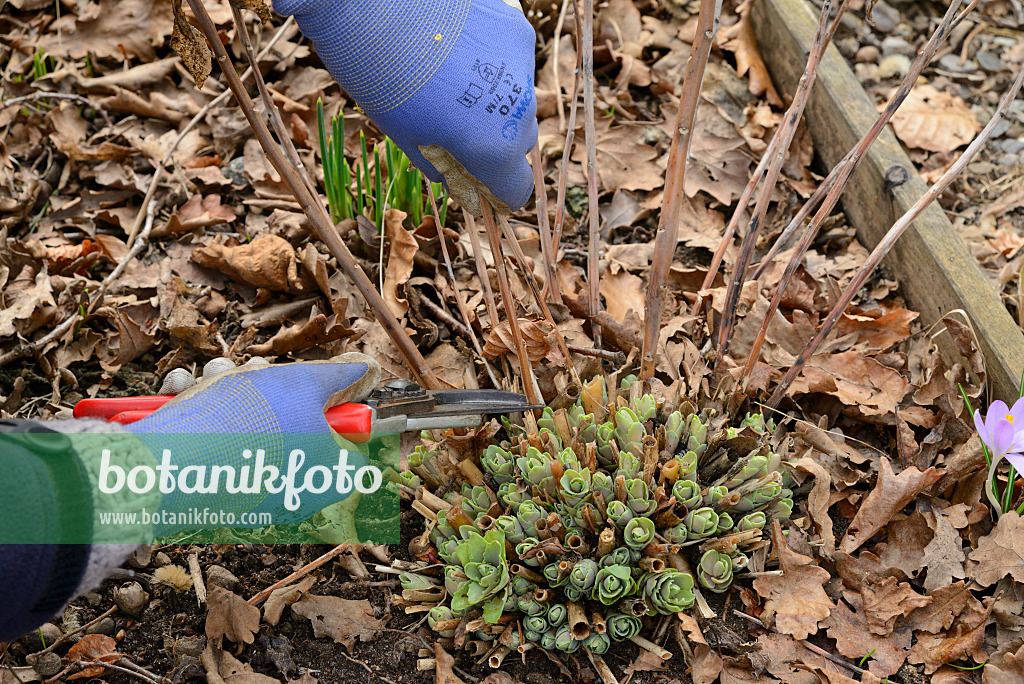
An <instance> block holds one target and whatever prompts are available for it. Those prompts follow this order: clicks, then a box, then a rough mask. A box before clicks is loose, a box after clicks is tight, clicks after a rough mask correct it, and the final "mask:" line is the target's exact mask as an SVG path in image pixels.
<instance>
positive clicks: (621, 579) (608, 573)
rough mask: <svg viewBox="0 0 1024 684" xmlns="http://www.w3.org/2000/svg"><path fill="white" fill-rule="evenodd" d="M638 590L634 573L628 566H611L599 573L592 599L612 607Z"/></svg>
mask: <svg viewBox="0 0 1024 684" xmlns="http://www.w3.org/2000/svg"><path fill="white" fill-rule="evenodd" d="M635 589H636V583H635V582H634V581H633V571H632V570H631V569H630V568H629V566H628V565H609V566H607V567H604V568H601V569H600V570H599V571H598V573H597V578H596V582H595V585H594V590H593V592H592V593H591V596H592V598H594V599H596V600H598V601H600V602H601V603H603V604H604V605H606V606H610V605H612V604H613V603H615V602H616V601H618V600H619V599H621V598H625V597H626V596H629V595H630V594H632V593H633V591H635Z"/></svg>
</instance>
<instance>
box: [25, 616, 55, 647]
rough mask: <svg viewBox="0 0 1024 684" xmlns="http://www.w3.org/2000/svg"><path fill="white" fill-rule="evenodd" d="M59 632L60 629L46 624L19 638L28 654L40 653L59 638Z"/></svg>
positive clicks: (51, 624) (49, 623)
mask: <svg viewBox="0 0 1024 684" xmlns="http://www.w3.org/2000/svg"><path fill="white" fill-rule="evenodd" d="M60 635H61V631H60V627H58V626H57V625H55V624H53V623H52V622H47V623H45V624H44V625H42V626H41V627H39V629H34V630H32V631H31V632H29V633H28V634H26V635H25V636H23V637H22V638H21V643H22V644H24V645H25V648H27V649H28V651H29V652H30V653H35V652H36V651H42V650H43V649H44V648H46V647H47V646H49V645H50V644H52V643H53V642H54V641H56V640H57V639H59V638H60Z"/></svg>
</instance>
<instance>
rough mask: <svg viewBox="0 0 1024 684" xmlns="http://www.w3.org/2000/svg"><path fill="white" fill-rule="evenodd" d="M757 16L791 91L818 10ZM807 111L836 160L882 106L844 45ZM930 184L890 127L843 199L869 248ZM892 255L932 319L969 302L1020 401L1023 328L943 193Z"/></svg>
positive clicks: (769, 0) (818, 142) (769, 59)
mask: <svg viewBox="0 0 1024 684" xmlns="http://www.w3.org/2000/svg"><path fill="white" fill-rule="evenodd" d="M816 11H817V10H815V12H816ZM753 23H754V29H755V32H756V34H757V40H758V43H759V44H760V45H761V46H762V50H761V55H762V56H763V58H764V60H765V63H766V64H767V66H768V68H769V70H770V71H771V74H772V78H773V79H774V80H775V84H776V86H778V87H779V88H780V89H783V90H786V91H787V92H790V93H792V92H793V91H794V90H795V89H796V84H797V82H798V81H799V79H800V76H801V75H802V74H803V71H804V64H805V62H806V61H807V54H808V52H809V51H810V48H811V43H812V41H813V38H814V31H815V25H816V14H812V8H811V7H810V6H809V5H808V4H807V2H806V0H756V2H754V7H753ZM805 114H806V120H807V125H808V128H809V129H810V132H811V136H812V138H813V139H814V147H815V152H816V154H817V155H818V156H819V158H820V159H821V160H822V162H823V163H824V164H825V165H826V166H828V167H830V168H831V167H832V166H833V165H834V164H836V162H838V161H839V160H840V159H842V158H843V156H844V155H845V154H846V152H847V151H848V150H849V149H850V148H852V147H853V146H854V144H856V142H857V141H858V140H859V139H860V137H861V135H863V133H864V132H865V131H867V130H868V129H869V128H870V127H871V125H872V124H873V123H874V121H875V119H876V118H877V116H878V112H877V110H876V109H875V107H874V105H873V103H872V101H871V99H870V98H869V97H868V95H867V93H865V92H864V89H863V88H862V87H861V85H860V82H859V81H858V80H857V77H856V76H854V74H853V72H852V71H851V70H850V67H849V66H848V65H847V64H846V61H845V60H844V59H843V57H842V55H840V54H839V51H838V50H837V49H836V48H835V45H831V46H829V48H828V51H827V52H826V54H825V57H824V58H823V59H822V61H821V65H820V66H819V68H818V76H817V81H816V82H815V84H814V88H813V89H812V90H811V95H810V100H809V101H808V103H807V109H806V112H805ZM901 167H902V169H904V170H905V171H906V173H905V174H904V173H903V172H901V171H900V170H899V169H900V168H901ZM893 169H895V170H893ZM887 173H888V178H890V179H897V180H898V179H900V178H906V181H905V182H903V183H902V184H899V185H896V186H895V187H887V184H886V178H887V175H886V174H887ZM926 190H927V186H926V185H925V184H924V181H922V180H921V177H920V176H919V175H918V173H917V171H916V170H915V168H914V165H913V163H912V162H911V161H910V159H909V158H908V157H907V155H906V153H905V152H904V151H903V148H902V147H900V144H899V142H897V140H896V137H895V136H894V135H893V133H892V129H891V128H889V127H886V130H884V131H883V132H882V134H881V135H880V136H879V138H878V140H877V141H876V142H875V144H874V145H872V147H871V150H870V151H869V153H868V155H867V157H866V158H865V159H864V161H863V162H862V163H861V165H860V168H858V169H857V172H856V173H855V174H854V175H853V178H852V179H851V180H850V184H849V185H848V186H847V188H846V192H845V193H844V194H843V198H842V200H841V201H842V206H843V211H844V212H845V213H846V217H847V219H848V220H849V222H850V224H851V225H852V226H854V228H856V230H857V236H858V237H859V238H860V240H861V242H863V243H864V244H865V245H866V246H867V247H868V248H869V249H870V248H873V247H874V246H875V245H876V244H878V241H879V240H881V239H882V237H883V236H884V235H885V233H886V231H887V230H888V229H889V228H890V227H891V226H892V224H893V223H894V222H895V221H896V219H897V218H899V217H900V216H901V215H902V214H903V213H904V212H905V211H906V210H907V209H909V208H910V206H911V205H913V203H914V202H915V201H916V200H917V199H918V198H919V197H921V195H923V194H924V193H925V191H926ZM884 263H885V264H886V265H887V266H888V267H889V268H890V269H892V271H893V272H894V273H896V274H897V275H898V276H899V279H900V284H901V291H902V292H903V294H904V296H905V297H906V299H907V303H908V304H909V305H910V306H911V307H912V308H914V309H915V310H917V311H919V312H920V313H921V320H922V322H923V323H924V324H925V325H926V326H930V325H932V324H933V323H935V322H936V321H938V320H939V319H940V318H941V317H942V316H943V315H944V314H946V313H947V312H949V311H953V310H956V309H963V310H964V311H966V312H967V315H968V316H969V317H970V319H971V322H972V324H973V325H974V328H975V330H976V331H977V333H978V337H979V339H980V342H981V347H982V352H983V353H984V355H985V364H986V367H987V369H988V378H989V381H990V382H991V388H992V391H993V394H994V397H992V398H998V399H1003V400H1004V401H1009V402H1011V403H1012V401H1013V400H1014V399H1016V398H1017V394H1018V388H1019V384H1020V378H1021V369H1022V368H1024V333H1022V332H1021V329H1020V328H1019V327H1018V326H1017V324H1016V323H1015V322H1014V320H1013V318H1012V317H1011V316H1010V314H1009V312H1007V310H1006V308H1005V307H1004V306H1003V304H1002V302H1001V301H1000V299H999V297H998V295H997V294H996V293H995V291H994V290H993V289H992V286H991V285H990V284H989V283H988V281H987V280H986V279H985V277H984V275H983V274H982V272H981V268H980V267H979V266H978V262H977V261H976V260H975V258H974V256H973V255H972V254H971V251H970V249H968V247H967V245H965V244H964V242H963V240H961V239H960V236H959V235H958V234H957V233H956V231H955V230H954V229H953V225H952V224H951V223H950V222H949V219H948V218H946V215H945V213H944V212H943V211H942V208H941V207H939V205H938V203H933V204H932V205H931V206H930V207H928V208H927V209H926V210H925V211H924V212H923V213H922V214H921V216H920V217H919V218H918V219H917V221H915V222H914V225H913V226H911V228H910V229H909V230H908V231H907V232H906V233H905V234H904V235H903V237H902V238H901V239H900V241H899V242H897V243H896V246H895V247H894V248H893V250H892V252H890V253H889V256H888V257H887V258H886V260H885V262H884ZM936 342H937V343H938V344H939V347H940V349H941V351H942V353H943V355H944V356H945V357H946V358H947V360H950V361H959V362H961V363H962V362H963V360H962V359H961V358H960V355H959V353H958V352H957V351H956V349H955V348H954V347H953V345H952V341H951V340H950V338H949V336H948V335H940V336H939V337H938V338H937V339H936Z"/></svg>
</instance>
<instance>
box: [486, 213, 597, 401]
mask: <svg viewBox="0 0 1024 684" xmlns="http://www.w3.org/2000/svg"><path fill="white" fill-rule="evenodd" d="M498 223H499V224H500V225H501V232H502V233H503V234H504V236H505V241H506V242H508V244H509V247H511V248H512V255H513V256H514V257H515V258H516V261H517V262H519V269H520V270H521V271H522V272H523V277H525V278H526V283H527V285H529V286H530V291H531V292H532V293H533V298H534V299H535V300H537V306H538V307H540V311H541V314H543V316H544V320H545V321H547V323H548V325H550V326H551V332H552V333H553V334H554V336H555V344H557V345H558V350H559V351H560V352H562V356H564V357H565V361H566V363H567V364H568V366H569V374H570V375H572V378H573V380H575V381H576V384H577V385H579V386H580V387H583V381H582V380H581V379H580V376H579V373H577V372H576V366H575V365H573V362H572V357H571V356H569V348H568V346H566V344H565V336H564V335H562V331H561V330H559V329H558V325H557V324H556V323H555V319H554V316H552V315H551V309H549V308H548V304H547V302H546V301H544V297H542V296H541V292H540V289H539V288H538V287H537V281H536V279H534V277H533V272H532V271H531V270H530V264H529V263H527V261H526V255H525V254H523V248H522V247H521V246H520V245H519V240H517V239H516V235H515V233H514V232H512V226H510V225H509V223H508V219H506V218H505V217H504V216H501V215H499V216H498Z"/></svg>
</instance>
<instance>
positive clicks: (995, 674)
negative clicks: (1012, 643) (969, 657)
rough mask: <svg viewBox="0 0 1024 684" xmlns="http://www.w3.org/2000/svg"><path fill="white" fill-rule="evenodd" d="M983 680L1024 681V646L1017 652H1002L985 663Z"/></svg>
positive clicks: (1016, 683) (1006, 683)
mask: <svg viewBox="0 0 1024 684" xmlns="http://www.w3.org/2000/svg"><path fill="white" fill-rule="evenodd" d="M981 677H982V679H981V681H982V682H983V683H984V684H1020V682H1024V646H1021V647H1020V648H1018V649H1017V651H1016V652H1015V653H1002V654H997V655H995V656H993V657H992V659H991V660H990V661H989V662H988V664H986V665H985V670H984V671H983V672H982V676H981Z"/></svg>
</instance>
